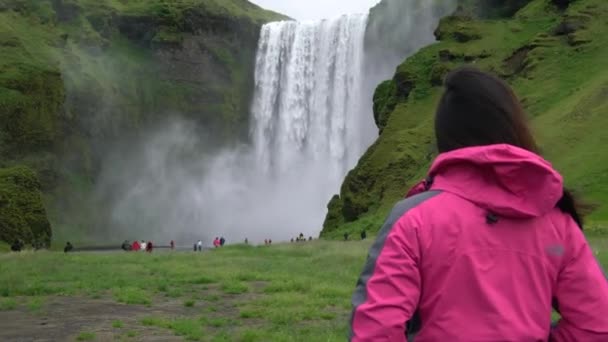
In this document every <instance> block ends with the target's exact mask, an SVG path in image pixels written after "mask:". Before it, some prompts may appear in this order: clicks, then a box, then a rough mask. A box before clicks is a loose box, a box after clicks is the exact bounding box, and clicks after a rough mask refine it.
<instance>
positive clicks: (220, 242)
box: [213, 236, 226, 248]
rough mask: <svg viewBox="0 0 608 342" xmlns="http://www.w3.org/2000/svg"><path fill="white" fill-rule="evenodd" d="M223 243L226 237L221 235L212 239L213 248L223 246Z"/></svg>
mask: <svg viewBox="0 0 608 342" xmlns="http://www.w3.org/2000/svg"><path fill="white" fill-rule="evenodd" d="M225 243H226V239H224V237H223V236H222V237H221V238H218V237H216V238H215V239H213V247H215V248H219V247H224V244H225Z"/></svg>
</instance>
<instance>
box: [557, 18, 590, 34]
mask: <svg viewBox="0 0 608 342" xmlns="http://www.w3.org/2000/svg"><path fill="white" fill-rule="evenodd" d="M584 27H585V25H584V24H583V23H581V22H579V21H574V20H565V21H562V22H561V23H559V25H557V27H555V28H554V29H553V31H552V34H553V35H555V36H565V35H568V34H571V33H574V32H576V31H577V30H579V29H581V28H584Z"/></svg>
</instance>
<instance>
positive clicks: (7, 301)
mask: <svg viewBox="0 0 608 342" xmlns="http://www.w3.org/2000/svg"><path fill="white" fill-rule="evenodd" d="M16 308H17V301H16V300H15V299H13V298H0V311H10V310H15V309H16Z"/></svg>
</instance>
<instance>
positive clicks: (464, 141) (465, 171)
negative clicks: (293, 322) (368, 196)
mask: <svg viewBox="0 0 608 342" xmlns="http://www.w3.org/2000/svg"><path fill="white" fill-rule="evenodd" d="M435 135H436V142H437V147H438V150H439V153H440V154H439V156H438V157H437V159H436V160H435V161H434V162H433V164H432V166H431V168H430V170H429V172H428V176H429V177H428V178H427V179H426V180H425V181H424V182H423V183H421V184H419V185H418V186H416V187H415V189H413V190H412V191H411V192H410V193H409V194H408V196H409V197H408V198H407V199H405V200H403V201H401V202H399V203H398V204H397V205H396V206H395V207H394V209H393V211H392V212H391V214H390V215H389V217H388V219H387V221H386V223H385V224H384V226H383V227H382V229H381V230H380V232H379V233H378V238H377V240H376V241H375V243H374V245H373V246H372V248H371V250H370V253H369V258H368V259H367V263H366V265H365V267H364V269H363V272H362V274H361V277H360V279H359V281H358V283H357V287H356V289H355V293H354V294H353V313H352V316H351V317H352V320H351V336H350V339H351V341H356V342H359V341H373V342H380V341H391V342H393V341H397V342H403V341H407V340H408V337H411V335H410V334H412V333H417V334H416V336H415V341H416V342H430V341H547V340H549V341H553V342H562V341H563V342H570V341H585V342H600V341H608V281H607V280H606V277H605V275H604V273H603V271H602V268H601V266H600V265H599V263H598V262H597V260H596V259H595V256H594V254H593V252H592V250H591V248H590V246H589V244H588V243H587V241H586V239H585V236H584V235H583V231H582V227H583V222H582V217H581V213H580V212H579V210H578V209H577V208H578V206H577V203H576V201H575V199H574V197H573V196H572V195H571V194H570V192H569V191H568V190H566V189H565V188H564V182H563V179H562V176H561V175H560V174H559V173H558V172H557V171H556V170H555V169H553V167H552V166H551V164H550V163H549V162H548V161H546V160H545V159H543V158H542V157H541V156H540V154H539V148H538V147H537V145H536V143H535V141H534V138H533V136H532V134H531V133H530V129H529V128H528V125H527V123H526V121H525V114H524V112H523V109H522V106H521V104H520V102H519V101H518V100H517V98H516V96H515V95H514V93H513V91H512V90H511V89H510V87H509V86H508V85H507V84H506V83H505V82H503V81H501V80H500V79H498V78H496V77H494V76H491V75H489V74H486V73H484V72H481V71H479V70H476V69H472V68H461V69H457V70H455V71H453V72H451V73H450V74H449V75H448V76H447V77H446V80H445V92H444V94H443V96H442V98H441V100H440V102H439V106H438V109H437V112H436V116H435ZM553 309H555V310H557V311H558V312H559V313H560V314H561V317H562V318H561V319H560V320H559V322H557V324H556V325H555V326H554V327H552V322H551V313H552V311H553ZM404 331H406V332H407V335H406V333H404ZM408 335H409V336H408Z"/></svg>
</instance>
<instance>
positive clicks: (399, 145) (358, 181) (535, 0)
mask: <svg viewBox="0 0 608 342" xmlns="http://www.w3.org/2000/svg"><path fill="white" fill-rule="evenodd" d="M469 2H470V3H481V2H480V1H478V0H472V1H469ZM606 15H608V2H606V1H603V0H579V1H576V2H574V3H573V4H572V5H571V6H570V7H569V8H568V9H567V10H566V11H565V12H564V13H562V12H559V11H557V10H556V9H555V8H554V7H552V6H551V5H549V0H532V1H530V3H529V4H528V5H527V6H526V7H524V8H522V9H521V10H520V11H519V12H518V13H517V14H516V15H515V17H513V18H502V19H493V20H489V19H486V20H460V19H454V18H446V19H444V20H442V22H441V25H440V29H439V32H444V33H445V34H444V35H443V36H444V38H443V40H442V41H440V42H438V43H436V44H433V45H430V46H428V47H426V48H423V49H422V50H420V51H419V52H417V53H416V54H414V55H413V56H411V57H409V58H408V59H407V60H405V61H404V62H403V64H401V65H400V66H399V67H398V68H397V72H396V74H395V77H394V79H393V80H391V81H389V82H385V83H383V84H382V86H381V87H379V88H378V90H377V92H376V96H375V104H374V107H375V110H376V113H375V114H376V115H377V116H378V117H379V118H380V119H381V123H382V124H383V125H384V128H383V131H382V134H381V135H380V136H379V138H378V140H377V141H376V142H375V143H374V144H373V145H372V146H371V147H370V148H369V149H368V151H367V152H366V153H365V155H364V156H363V157H362V158H361V160H360V161H359V163H358V165H357V166H356V167H355V169H354V170H353V171H351V172H350V173H349V175H348V176H347V177H346V179H345V181H344V184H343V186H342V188H341V192H340V195H339V197H334V199H332V201H331V202H330V204H329V208H330V209H329V213H328V216H327V219H326V221H325V224H324V230H323V233H322V235H323V236H324V237H327V238H332V239H341V238H342V234H343V233H344V232H349V233H351V235H356V236H357V237H358V234H359V232H360V231H361V229H363V228H365V229H367V230H368V231H372V232H373V231H376V230H378V229H379V228H380V226H381V223H382V222H383V220H384V218H385V217H386V215H387V214H388V212H389V211H390V209H391V208H392V206H393V204H394V203H395V202H397V201H398V200H399V199H401V198H402V197H403V196H404V195H405V193H406V192H407V190H408V189H409V187H410V186H412V185H413V184H415V183H417V182H418V181H420V180H421V179H423V177H424V176H425V173H426V170H427V169H428V167H429V165H430V162H431V160H432V159H433V157H434V156H435V154H436V149H435V147H434V138H433V115H434V111H435V107H436V105H437V102H438V99H439V96H440V95H441V91H442V89H441V87H440V86H439V85H438V83H437V82H433V80H434V79H435V78H439V80H441V76H442V73H441V72H443V71H446V70H450V69H452V68H454V67H457V66H459V65H464V64H467V63H470V62H471V61H474V63H475V65H476V66H477V67H479V68H482V69H484V70H489V71H492V72H494V73H497V74H499V75H500V76H502V77H503V78H505V79H507V81H508V82H509V83H511V85H512V86H513V87H514V89H515V91H516V93H517V94H518V96H519V97H520V98H521V99H522V101H523V103H524V106H525V109H526V111H527V112H528V114H529V116H530V118H531V125H532V127H533V130H534V133H535V135H536V136H537V139H538V141H539V143H540V145H541V148H542V150H543V153H544V155H545V157H546V158H547V159H548V160H549V161H551V162H552V163H553V165H554V166H555V167H556V168H557V169H558V170H559V171H560V172H561V173H562V174H563V175H564V178H565V181H566V185H567V186H568V187H570V188H573V189H574V190H577V191H578V192H580V193H581V194H582V195H583V196H584V199H586V200H587V201H590V202H593V203H596V204H598V209H597V210H595V211H594V212H593V213H592V215H590V216H589V219H588V221H589V228H590V229H597V228H601V229H597V230H601V231H606V232H608V230H607V229H606V228H605V227H608V204H607V203H608V154H607V153H605V148H604V146H606V144H607V143H608V140H607V137H608V135H607V134H606V132H605V127H608V116H607V115H605V113H606V112H607V111H608V102H607V101H606V97H607V96H608V70H606V68H605V67H604V65H605V61H606V56H608V34H606V33H608V22H606V20H605V19H604V18H605V17H606ZM564 20H578V21H581V22H582V23H583V24H584V26H583V28H581V29H579V30H578V31H577V32H576V33H574V34H572V35H570V36H568V37H567V36H555V35H554V34H553V33H552V32H553V30H554V28H555V27H557V26H558V25H559V24H560V23H561V22H562V21H564ZM460 31H466V32H474V33H476V34H478V35H479V36H480V39H477V40H471V41H468V42H465V43H462V42H457V41H455V40H454V39H453V38H451V35H450V34H449V33H450V32H460ZM446 32H447V33H446ZM523 47H528V49H530V51H529V52H528V53H527V55H526V56H524V57H525V58H523V62H522V63H520V64H518V63H516V62H515V60H514V59H510V58H511V57H512V56H513V55H514V53H515V51H517V50H518V49H520V48H523ZM440 52H441V53H442V54H447V55H449V56H451V60H448V61H445V60H443V61H442V60H441V59H440ZM507 61H511V62H509V63H507ZM402 80H409V81H411V82H413V84H414V88H413V90H412V91H411V93H410V94H409V96H408V97H407V98H404V97H403V96H402V95H400V94H398V93H397V92H396V89H397V84H398V82H401V81H402Z"/></svg>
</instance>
